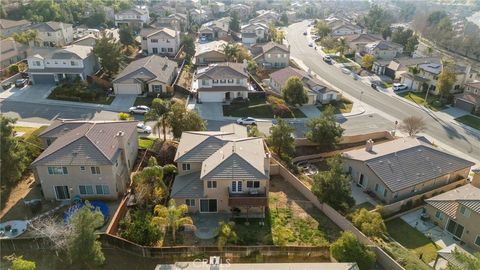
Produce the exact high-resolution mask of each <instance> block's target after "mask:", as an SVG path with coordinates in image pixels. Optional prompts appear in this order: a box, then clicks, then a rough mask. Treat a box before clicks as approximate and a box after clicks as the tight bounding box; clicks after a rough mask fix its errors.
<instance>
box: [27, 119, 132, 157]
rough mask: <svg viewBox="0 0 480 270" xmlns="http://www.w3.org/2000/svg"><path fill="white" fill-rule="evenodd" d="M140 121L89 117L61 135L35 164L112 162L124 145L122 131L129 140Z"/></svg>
mask: <svg viewBox="0 0 480 270" xmlns="http://www.w3.org/2000/svg"><path fill="white" fill-rule="evenodd" d="M136 125H137V122H136V121H122V122H120V121H114V122H113V121H112V122H94V121H86V122H85V123H84V124H83V125H81V126H79V127H77V128H74V129H72V130H70V131H69V132H67V133H65V134H63V135H62V136H60V137H58V138H57V139H56V140H55V141H54V142H53V143H52V144H51V145H50V146H49V147H48V148H47V149H45V151H43V152H42V153H41V154H40V156H39V157H38V158H37V159H35V161H33V163H32V165H40V164H52V165H94V164H98V165H101V164H112V161H113V158H114V157H115V156H116V154H117V152H118V150H119V149H120V145H119V140H118V139H117V134H118V132H120V131H122V132H124V135H123V136H124V139H125V140H126V139H128V138H130V137H131V135H132V133H136V132H137V127H136ZM55 128H59V126H56V127H55ZM52 130H53V129H52ZM50 131H51V130H50Z"/></svg>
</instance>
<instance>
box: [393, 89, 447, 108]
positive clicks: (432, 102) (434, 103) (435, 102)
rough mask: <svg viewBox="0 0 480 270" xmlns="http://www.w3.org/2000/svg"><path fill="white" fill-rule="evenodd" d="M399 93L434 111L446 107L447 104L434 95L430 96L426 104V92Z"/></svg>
mask: <svg viewBox="0 0 480 270" xmlns="http://www.w3.org/2000/svg"><path fill="white" fill-rule="evenodd" d="M397 95H399V96H401V97H403V98H405V99H408V100H410V101H413V102H415V103H416V104H420V105H422V106H425V107H426V108H428V109H430V110H432V111H440V110H443V109H445V108H446V107H445V104H444V103H443V102H441V101H440V99H439V98H437V97H435V96H433V95H429V96H428V100H427V104H425V93H414V92H404V93H398V94H397Z"/></svg>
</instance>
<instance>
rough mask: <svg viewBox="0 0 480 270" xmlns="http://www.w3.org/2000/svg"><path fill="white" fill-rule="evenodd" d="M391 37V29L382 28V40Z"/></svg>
mask: <svg viewBox="0 0 480 270" xmlns="http://www.w3.org/2000/svg"><path fill="white" fill-rule="evenodd" d="M391 36H392V29H391V28H390V26H389V25H387V26H385V27H383V29H382V37H383V39H387V38H388V37H391Z"/></svg>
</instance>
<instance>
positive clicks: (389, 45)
mask: <svg viewBox="0 0 480 270" xmlns="http://www.w3.org/2000/svg"><path fill="white" fill-rule="evenodd" d="M365 48H368V49H371V50H372V49H380V50H396V49H401V48H403V46H402V45H400V44H397V43H394V42H390V41H386V40H379V41H375V42H371V43H368V44H367V45H365Z"/></svg>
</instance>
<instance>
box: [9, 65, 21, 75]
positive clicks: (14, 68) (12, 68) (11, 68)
mask: <svg viewBox="0 0 480 270" xmlns="http://www.w3.org/2000/svg"><path fill="white" fill-rule="evenodd" d="M18 71H19V68H18V65H17V64H13V65H11V66H9V67H8V72H10V74H13V73H18Z"/></svg>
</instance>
